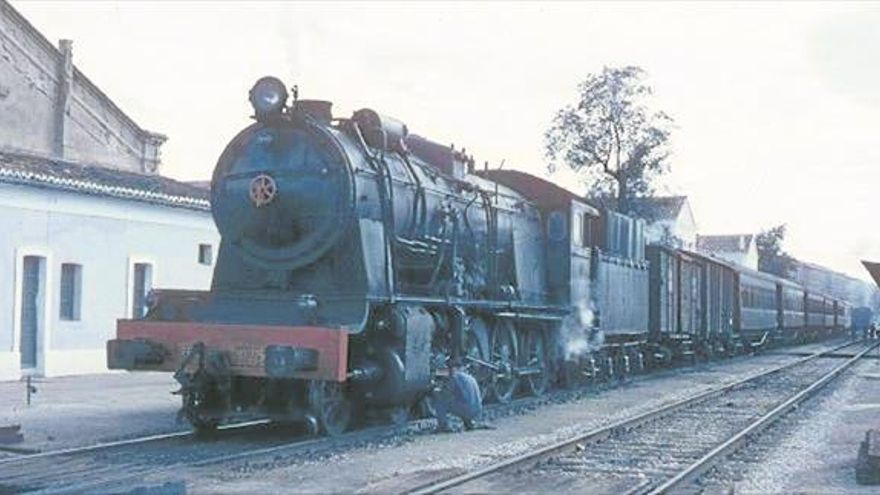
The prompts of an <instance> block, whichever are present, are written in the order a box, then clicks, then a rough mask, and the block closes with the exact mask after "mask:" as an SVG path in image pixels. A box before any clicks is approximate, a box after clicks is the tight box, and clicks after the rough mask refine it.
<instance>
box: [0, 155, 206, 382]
mask: <svg viewBox="0 0 880 495" xmlns="http://www.w3.org/2000/svg"><path fill="white" fill-rule="evenodd" d="M10 158H11V157H10V156H9V155H0V232H3V235H2V236H0V379H6V380H8V379H18V378H20V377H21V376H23V375H26V374H34V375H38V376H56V375H66V374H82V373H94V372H103V371H106V369H107V368H106V350H105V349H106V342H107V340H108V339H111V338H113V337H114V335H115V327H116V320H117V319H119V318H130V317H132V316H133V315H138V316H139V315H141V314H142V313H143V311H144V309H143V308H144V305H145V302H146V296H147V293H148V292H149V290H150V289H151V288H152V287H157V288H181V289H206V288H208V287H209V286H210V281H211V275H212V270H213V262H214V257H215V254H216V250H217V248H218V246H219V236H218V234H217V231H216V229H215V227H214V224H213V222H212V220H211V216H210V212H209V206H208V201H207V198H206V197H205V196H206V194H204V192H202V193H200V192H199V190H197V189H196V188H191V192H192V194H185V191H186V190H187V189H186V188H187V187H189V186H185V185H182V184H180V183H175V182H174V181H169V180H168V179H163V178H154V179H153V181H155V184H154V185H153V186H151V187H149V188H145V187H143V186H139V185H137V184H136V183H137V181H134V182H135V184H131V183H127V182H130V179H131V178H130V177H127V176H121V177H120V176H119V175H117V174H114V175H113V176H110V177H109V178H108V180H104V181H99V180H89V179H88V178H87V177H85V178H84V177H82V175H86V176H88V175H89V174H88V173H86V174H77V178H76V179H66V178H59V177H58V176H57V175H50V174H46V173H45V171H43V170H39V171H32V172H30V173H29V174H28V173H24V172H26V171H27V168H28V167H24V170H23V167H21V166H17V167H12V171H10V167H8V166H6V165H8V162H9V160H10ZM13 158H14V157H13ZM56 165H57V164H56ZM72 167H76V166H75V165H72V164H68V165H67V166H66V167H65V168H64V169H65V170H67V171H68V172H69V171H70V170H71V168H72ZM65 179H66V180H67V181H68V182H69V183H68V184H61V182H63V181H64V180H65ZM156 184H158V185H159V187H156ZM163 186H165V187H163ZM170 186H173V187H170ZM163 189H165V190H163ZM168 189H173V190H168ZM182 192H183V193H184V194H182Z"/></svg>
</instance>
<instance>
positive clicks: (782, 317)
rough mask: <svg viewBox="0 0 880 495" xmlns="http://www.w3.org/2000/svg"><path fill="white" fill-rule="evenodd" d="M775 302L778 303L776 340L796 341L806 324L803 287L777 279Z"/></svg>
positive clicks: (783, 341)
mask: <svg viewBox="0 0 880 495" xmlns="http://www.w3.org/2000/svg"><path fill="white" fill-rule="evenodd" d="M777 301H778V302H777V304H778V305H779V308H780V310H779V331H778V332H777V334H776V340H777V341H779V342H781V343H793V342H797V341H798V340H799V339H800V337H801V332H802V331H803V329H804V326H805V325H806V308H805V306H804V301H805V299H804V289H803V287H801V286H800V285H798V284H796V283H794V282H790V281H788V280H784V279H779V280H778V281H777Z"/></svg>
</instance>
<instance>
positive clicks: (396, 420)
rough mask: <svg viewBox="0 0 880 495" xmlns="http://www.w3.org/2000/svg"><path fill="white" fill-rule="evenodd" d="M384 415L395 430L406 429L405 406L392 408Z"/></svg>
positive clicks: (406, 414)
mask: <svg viewBox="0 0 880 495" xmlns="http://www.w3.org/2000/svg"><path fill="white" fill-rule="evenodd" d="M385 415H386V416H387V418H388V421H389V422H390V423H391V424H392V425H393V426H394V427H395V428H406V425H407V424H409V408H408V407H406V406H397V407H392V408H390V409H388V410H387V411H385Z"/></svg>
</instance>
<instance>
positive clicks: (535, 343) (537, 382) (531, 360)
mask: <svg viewBox="0 0 880 495" xmlns="http://www.w3.org/2000/svg"><path fill="white" fill-rule="evenodd" d="M523 341H524V345H523V347H522V349H523V352H522V358H523V359H522V365H523V367H524V368H526V369H528V370H532V369H538V368H539V369H540V370H541V371H540V372H535V373H529V374H527V375H525V379H524V384H525V388H526V392H527V393H528V394H529V395H533V396H536V397H537V396H540V395H543V394H544V392H545V391H546V390H547V386H548V385H549V384H550V367H549V366H548V362H547V345H546V337H545V336H544V332H542V331H541V330H540V329H536V330H533V331H525V332H523Z"/></svg>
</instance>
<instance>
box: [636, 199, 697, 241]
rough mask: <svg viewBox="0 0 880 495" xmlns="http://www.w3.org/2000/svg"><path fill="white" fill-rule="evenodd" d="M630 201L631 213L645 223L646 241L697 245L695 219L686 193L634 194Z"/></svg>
mask: <svg viewBox="0 0 880 495" xmlns="http://www.w3.org/2000/svg"><path fill="white" fill-rule="evenodd" d="M630 205H631V207H632V210H633V212H634V214H635V215H637V216H639V217H641V218H643V219H644V220H645V222H646V223H647V228H646V229H645V239H646V240H647V241H648V242H651V243H659V244H666V245H669V246H673V247H682V248H686V249H694V247H695V246H696V242H697V221H696V219H695V218H694V212H693V210H692V209H691V205H690V202H689V201H688V199H687V196H661V197H656V198H635V199H633V200H631V201H630Z"/></svg>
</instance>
